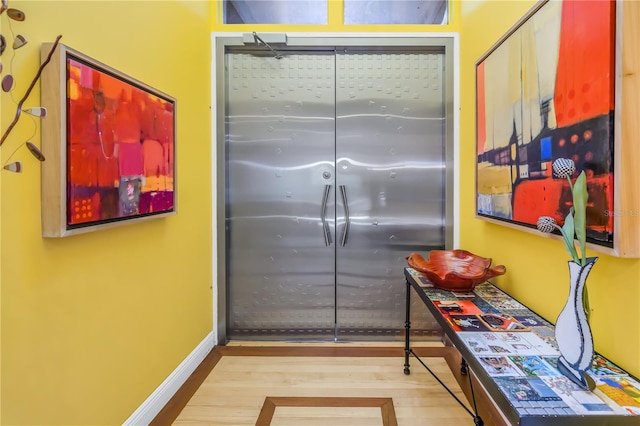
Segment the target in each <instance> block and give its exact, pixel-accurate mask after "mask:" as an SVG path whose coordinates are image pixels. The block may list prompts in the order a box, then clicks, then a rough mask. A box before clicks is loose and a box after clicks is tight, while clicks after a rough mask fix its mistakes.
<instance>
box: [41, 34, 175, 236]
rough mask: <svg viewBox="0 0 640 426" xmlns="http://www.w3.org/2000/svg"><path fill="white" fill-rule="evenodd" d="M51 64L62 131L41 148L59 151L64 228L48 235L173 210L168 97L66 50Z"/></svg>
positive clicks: (172, 108) (172, 105)
mask: <svg viewBox="0 0 640 426" xmlns="http://www.w3.org/2000/svg"><path fill="white" fill-rule="evenodd" d="M58 61H59V63H58V67H57V70H61V71H60V72H59V74H60V75H59V76H57V78H59V80H60V81H58V82H55V84H56V85H57V86H58V87H59V88H60V91H59V93H58V92H57V91H55V90H53V91H51V92H52V93H54V96H53V98H55V99H53V101H54V102H60V103H59V104H60V105H63V107H64V108H63V111H62V113H61V114H60V125H61V126H62V127H63V129H62V130H61V131H59V132H58V133H59V135H60V136H59V137H60V140H58V141H51V140H50V138H49V135H47V136H45V134H44V133H43V143H44V144H56V143H57V144H58V145H59V147H60V153H57V152H56V153H55V155H54V157H56V156H57V157H59V161H60V163H59V164H60V166H61V168H62V170H60V172H59V173H60V177H61V178H63V180H64V187H61V188H60V190H61V192H62V193H63V194H64V196H63V197H62V200H61V201H60V204H61V206H60V207H61V208H63V209H64V212H63V214H60V218H59V220H62V219H64V226H63V228H64V229H62V230H60V231H59V232H57V231H56V229H55V228H57V225H54V226H53V228H54V229H53V233H56V232H57V233H59V234H62V235H50V236H64V235H65V234H67V233H69V232H70V231H74V230H83V231H86V230H87V229H86V228H92V229H95V227H97V226H100V225H108V224H116V223H120V222H124V221H127V220H131V219H136V218H150V217H157V216H163V215H167V214H172V213H175V184H176V182H175V171H176V170H175V119H176V101H175V99H173V98H172V97H170V96H168V95H166V94H164V93H162V92H160V91H158V90H155V89H152V88H151V87H149V86H147V85H146V84H144V83H141V82H139V81H137V80H135V79H133V78H131V77H128V76H126V75H124V74H122V73H120V72H118V71H115V70H114V69H112V68H110V67H107V66H106V65H104V64H101V63H98V62H97V61H95V60H93V59H91V58H88V57H86V56H85V55H82V54H80V53H79V52H75V51H73V50H72V49H70V48H68V47H67V46H63V45H62V46H61V49H60V57H59V58H58ZM54 79H55V77H54ZM51 83H53V82H52V81H50V80H49V81H48V80H46V79H43V84H51ZM43 90H47V88H43ZM43 93H44V92H43ZM44 98H45V96H43V103H47V102H46V100H45V99H44ZM51 101H52V100H49V104H51V103H52V102H51ZM48 148H49V149H53V147H52V146H48ZM50 167H57V165H55V164H51V165H50ZM43 183H44V181H43ZM61 186H62V185H61ZM46 188H47V187H46V186H43V189H46ZM54 191H55V189H54ZM45 207H46V206H43V211H44V210H46V209H45ZM43 220H44V217H43ZM48 232H50V233H51V230H49V231H48Z"/></svg>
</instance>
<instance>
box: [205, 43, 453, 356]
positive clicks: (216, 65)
mask: <svg viewBox="0 0 640 426" xmlns="http://www.w3.org/2000/svg"><path fill="white" fill-rule="evenodd" d="M243 34H245V33H212V35H211V41H212V53H211V73H212V79H211V80H212V82H215V83H213V84H212V85H211V99H212V104H211V114H212V143H214V144H215V149H212V150H211V152H212V159H211V162H212V164H213V165H214V167H213V169H214V170H215V172H213V173H212V176H211V178H212V187H213V188H215V194H214V196H213V197H212V199H213V206H212V212H213V219H212V222H213V223H212V241H213V242H214V244H215V245H214V247H213V259H212V277H214V279H216V282H215V283H212V286H211V288H212V290H213V292H212V293H213V307H214V308H213V332H214V335H215V344H217V345H224V344H226V342H227V306H228V293H227V268H226V264H227V258H226V255H227V249H228V247H227V245H228V242H227V239H226V209H227V199H226V187H227V182H226V173H227V170H226V144H225V133H226V126H225V105H226V101H227V94H226V90H225V89H226V87H225V86H226V85H225V81H226V75H225V53H226V51H227V48H229V47H234V46H244V42H243ZM286 36H287V47H289V48H298V49H300V48H303V49H309V50H313V49H318V50H328V49H333V48H348V47H353V48H380V50H381V51H384V52H392V51H393V50H394V49H397V50H402V49H404V48H421V47H440V48H443V49H444V56H445V59H444V60H445V70H451V72H450V73H449V72H446V71H445V85H444V90H445V117H446V118H445V119H446V137H445V144H446V160H445V162H446V170H447V171H446V190H445V193H446V194H448V195H450V196H449V198H448V199H447V201H446V203H445V219H446V224H447V225H446V226H445V235H446V247H447V248H454V247H458V245H459V235H458V234H459V229H460V226H459V222H458V220H459V219H458V218H459V216H460V215H459V214H458V211H459V201H458V200H459V194H460V190H459V188H460V186H459V172H458V170H459V142H460V141H459V137H460V135H459V128H460V126H459V122H460V113H459V104H460V99H459V87H460V71H459V70H460V66H459V62H460V54H459V52H460V47H459V46H460V43H459V36H458V34H456V33H337V34H336V33H286ZM263 48H264V49H265V50H267V48H266V47H264V46H263ZM449 76H450V77H451V78H448V77H449Z"/></svg>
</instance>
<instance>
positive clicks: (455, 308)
mask: <svg viewBox="0 0 640 426" xmlns="http://www.w3.org/2000/svg"><path fill="white" fill-rule="evenodd" d="M404 275H405V278H406V322H405V363H404V372H405V374H410V369H409V358H410V355H412V356H413V357H415V358H416V359H418V361H420V363H421V364H422V365H423V366H424V367H425V368H427V369H428V367H427V366H426V365H425V364H424V363H423V362H422V361H421V360H420V358H419V357H418V356H417V355H416V354H415V352H413V350H412V349H411V342H410V329H411V323H410V306H411V293H412V291H411V289H412V288H413V290H415V292H416V294H418V296H419V297H420V299H421V300H422V301H423V302H424V304H425V305H426V306H427V308H428V309H429V311H430V312H431V313H432V314H433V316H434V317H435V319H436V321H438V323H439V324H440V326H441V327H442V329H443V331H444V333H445V336H446V337H447V338H448V339H449V340H450V341H451V343H452V344H453V346H454V347H455V348H456V349H457V350H458V352H459V353H460V355H461V356H462V365H461V368H462V370H463V374H465V373H466V371H465V370H466V369H467V368H468V369H470V370H471V372H473V375H474V377H475V378H477V380H478V382H479V383H480V384H481V385H482V389H478V386H476V388H475V392H484V393H486V394H487V395H486V396H487V397H488V398H489V399H490V400H491V401H492V403H493V404H494V406H495V407H496V408H497V409H498V410H499V411H500V412H501V413H502V415H503V416H504V417H505V419H506V420H507V421H508V422H509V423H511V424H512V425H522V426H532V425H536V426H539V425H553V426H555V425H557V426H560V425H562V426H571V425H580V426H602V425H615V426H627V425H636V426H637V425H640V383H639V382H638V380H637V379H636V378H634V377H632V376H631V375H630V374H628V373H627V372H625V371H624V370H622V369H621V368H620V367H618V366H616V365H615V364H613V363H611V362H610V361H609V360H607V359H605V358H604V357H602V356H601V355H598V354H596V356H595V358H594V363H593V366H592V368H591V370H590V371H589V372H588V373H589V374H590V375H591V376H592V377H593V378H594V380H595V381H596V388H595V389H594V390H593V391H584V390H582V389H580V388H579V387H578V386H576V385H575V384H573V383H572V382H571V381H570V380H569V379H567V378H566V377H564V376H563V375H562V374H561V373H560V372H559V371H558V370H557V368H556V366H555V363H556V360H557V359H558V357H559V355H560V354H559V352H558V350H557V345H556V342H555V338H554V331H553V325H552V324H551V323H549V322H547V321H545V320H544V319H543V318H541V317H540V316H538V315H537V314H535V313H534V312H532V311H531V310H529V309H528V308H527V307H526V306H524V305H522V304H521V303H519V302H518V301H517V300H515V299H513V298H512V297H510V296H509V295H507V294H506V293H504V292H503V291H501V290H500V289H498V288H497V287H496V286H494V285H493V284H491V283H489V282H485V283H483V284H480V285H478V286H476V287H475V289H474V290H473V291H472V292H468V293H454V292H451V291H447V290H442V289H438V288H436V287H434V286H433V285H432V284H431V283H430V282H429V281H428V280H427V278H426V277H425V276H424V275H422V274H421V273H419V272H418V271H416V270H414V269H413V268H405V270H404ZM429 371H430V370H429ZM431 374H432V375H434V377H435V378H436V379H437V380H438V381H439V382H440V383H441V384H442V385H443V386H444V387H445V388H446V386H445V385H444V384H443V383H442V382H441V381H440V380H439V379H438V378H437V377H436V376H435V374H433V372H431ZM469 384H470V385H471V380H470V381H469ZM447 390H449V389H447ZM449 393H451V395H452V396H454V398H455V395H453V393H452V392H451V391H450V390H449ZM471 395H472V399H473V401H472V402H473V407H474V411H475V413H472V412H471V411H470V410H469V409H468V408H466V407H465V409H466V410H467V411H469V413H470V414H471V415H472V416H473V417H474V422H475V424H476V425H482V424H483V420H482V418H480V416H479V415H478V413H477V410H476V408H475V406H476V405H475V396H474V387H473V386H472V385H471ZM456 399H457V398H456ZM459 402H460V401H459ZM461 404H462V403H461Z"/></svg>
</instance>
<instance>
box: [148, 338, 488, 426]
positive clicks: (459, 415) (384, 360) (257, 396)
mask: <svg viewBox="0 0 640 426" xmlns="http://www.w3.org/2000/svg"><path fill="white" fill-rule="evenodd" d="M413 349H414V351H416V353H418V355H419V356H420V358H421V359H422V361H423V362H424V363H425V364H426V365H427V366H428V367H429V368H430V369H431V370H432V371H433V372H434V373H435V374H436V375H437V376H438V377H439V379H440V380H442V382H444V383H445V384H446V385H447V386H448V387H449V389H451V390H452V392H453V393H454V394H455V395H456V396H457V398H458V399H459V400H460V401H463V402H464V403H465V405H466V407H467V409H468V410H469V411H471V412H473V407H471V405H470V404H469V403H468V402H467V398H466V396H465V394H464V393H463V391H462V390H461V388H460V386H459V385H458V381H459V380H460V379H459V377H458V378H457V377H456V374H454V373H452V371H454V372H456V371H459V364H457V363H456V362H457V360H456V359H455V355H454V354H453V352H454V351H453V349H452V348H446V347H444V346H443V345H442V344H440V343H423V344H418V347H415V346H414V347H413ZM207 358H208V360H205V362H203V366H201V367H202V368H199V370H201V371H199V372H198V371H196V372H195V373H194V376H198V375H199V376H200V379H199V380H198V379H197V378H196V380H195V383H192V384H191V388H192V389H191V390H190V391H189V390H187V393H186V395H187V398H186V400H185V396H184V391H183V396H182V399H183V402H182V403H181V402H180V401H170V402H169V404H167V407H165V410H163V411H164V413H163V412H161V413H160V414H159V415H158V417H156V419H155V420H154V422H152V425H161V424H175V425H221V426H222V425H238V426H240V425H256V426H267V425H272V426H276V425H295V426H307V425H314V426H321V425H331V426H342V425H348V426H358V425H366V426H373V425H384V426H387V425H388V426H394V425H399V426H410V425H427V426H428V425H438V426H447V425H461V426H464V425H473V424H474V423H473V418H472V416H471V415H470V413H469V411H467V409H465V408H463V407H462V406H461V405H460V404H459V402H458V401H456V399H455V398H454V397H453V396H452V395H450V394H449V393H448V392H447V391H446V390H445V389H444V388H443V387H442V386H441V385H440V384H439V383H438V381H437V380H436V379H435V378H434V377H433V376H432V375H431V374H430V373H429V372H428V371H427V370H426V369H425V368H424V367H423V366H422V365H420V363H419V362H418V360H417V359H416V358H413V357H411V358H410V364H411V374H410V375H405V374H404V372H403V369H404V367H403V366H404V350H403V344H402V343H387V344H384V343H353V344H351V343H329V344H283V343H271V344H270V343H230V344H229V345H227V346H223V347H217V348H214V351H213V352H212V354H210V356H209V357H207ZM458 376H459V372H458ZM461 383H463V385H464V382H461ZM179 393H180V391H179ZM485 424H487V423H485Z"/></svg>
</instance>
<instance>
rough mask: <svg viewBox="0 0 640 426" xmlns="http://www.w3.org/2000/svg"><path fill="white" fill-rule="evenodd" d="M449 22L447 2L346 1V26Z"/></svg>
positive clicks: (419, 0) (407, 0) (417, 0)
mask: <svg viewBox="0 0 640 426" xmlns="http://www.w3.org/2000/svg"><path fill="white" fill-rule="evenodd" d="M447 21H448V13H447V0H344V23H345V24H435V25H444V24H446V23H447Z"/></svg>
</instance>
